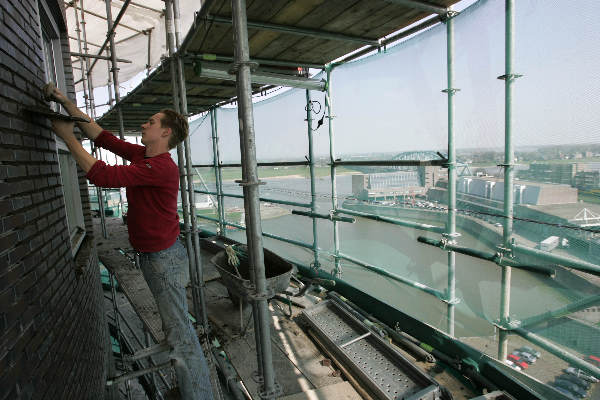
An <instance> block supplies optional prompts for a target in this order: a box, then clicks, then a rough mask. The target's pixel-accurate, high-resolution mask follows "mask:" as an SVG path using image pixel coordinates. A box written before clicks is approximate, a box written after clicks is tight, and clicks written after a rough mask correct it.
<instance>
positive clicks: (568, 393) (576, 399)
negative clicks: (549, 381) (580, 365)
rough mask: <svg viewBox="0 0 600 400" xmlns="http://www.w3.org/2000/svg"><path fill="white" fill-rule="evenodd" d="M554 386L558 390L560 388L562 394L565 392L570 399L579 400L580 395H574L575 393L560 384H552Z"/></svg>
mask: <svg viewBox="0 0 600 400" xmlns="http://www.w3.org/2000/svg"><path fill="white" fill-rule="evenodd" d="M552 387H553V388H554V389H556V390H558V391H559V392H561V393H562V394H564V395H565V396H566V397H567V399H569V400H578V397H575V396H573V394H572V393H571V392H569V391H568V390H567V389H563V388H561V387H560V386H556V385H554V384H553V385H552Z"/></svg>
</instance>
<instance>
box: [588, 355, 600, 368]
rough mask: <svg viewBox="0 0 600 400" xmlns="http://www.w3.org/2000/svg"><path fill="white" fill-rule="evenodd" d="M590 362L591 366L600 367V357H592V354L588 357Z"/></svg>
mask: <svg viewBox="0 0 600 400" xmlns="http://www.w3.org/2000/svg"><path fill="white" fill-rule="evenodd" d="M588 362H589V363H590V364H593V365H595V366H596V367H600V357H598V356H594V355H591V354H590V355H589V356H588Z"/></svg>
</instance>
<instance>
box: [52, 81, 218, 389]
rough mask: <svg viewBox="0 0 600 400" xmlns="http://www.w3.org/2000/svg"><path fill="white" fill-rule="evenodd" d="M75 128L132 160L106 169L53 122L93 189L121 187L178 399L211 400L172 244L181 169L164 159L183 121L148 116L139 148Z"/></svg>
mask: <svg viewBox="0 0 600 400" xmlns="http://www.w3.org/2000/svg"><path fill="white" fill-rule="evenodd" d="M43 91H44V96H45V97H46V99H47V100H53V101H56V102H58V103H60V104H61V105H62V106H63V107H64V109H65V110H66V111H67V112H68V113H69V114H70V115H71V116H76V117H84V118H87V119H90V120H91V118H89V117H88V116H87V115H85V113H83V112H81V111H80V110H79V109H78V108H77V106H76V104H74V103H73V102H72V101H70V100H69V99H68V98H67V97H66V96H65V95H64V94H63V93H61V92H60V91H59V90H58V89H57V88H56V87H55V86H54V85H53V84H48V85H46V86H44V89H43ZM77 124H78V126H79V128H80V129H81V131H82V132H83V133H84V134H85V135H86V136H87V137H88V138H89V139H90V140H93V141H94V143H95V144H96V146H98V147H101V148H104V149H106V150H109V151H111V152H113V153H115V154H116V155H118V156H120V157H122V158H124V159H126V160H128V161H130V162H131V164H129V165H114V166H109V165H107V164H106V163H104V162H103V161H101V160H97V159H96V158H94V157H93V156H92V155H91V154H90V153H88V152H87V151H86V150H85V149H84V148H83V146H82V145H81V143H80V142H79V141H78V140H77V138H76V137H75V135H74V134H73V128H74V123H73V122H69V121H64V120H58V119H53V120H52V128H53V130H54V132H55V133H56V135H57V136H58V137H60V138H61V139H62V140H63V141H64V142H65V144H66V145H67V147H68V148H69V150H70V152H71V154H72V155H73V157H74V158H75V161H76V162H77V164H79V166H80V167H81V168H82V169H83V170H84V171H85V173H86V177H87V178H88V179H89V181H90V182H92V183H93V184H94V185H96V186H99V187H110V188H119V187H125V188H126V191H127V202H128V213H127V228H128V232H129V241H130V242H131V246H132V247H133V248H134V249H135V250H136V251H137V252H138V254H139V258H140V268H141V270H142V273H143V274H144V277H145V279H146V282H147V283H148V286H149V287H150V290H151V292H152V294H153V295H154V298H155V300H156V304H157V305H158V311H159V313H160V316H161V318H162V327H163V331H164V333H165V337H166V341H167V343H168V344H169V345H170V347H171V353H170V356H171V359H173V360H174V367H175V372H176V374H177V378H178V382H179V390H180V393H181V398H182V399H186V400H187V399H190V400H191V399H194V400H197V399H212V398H213V396H212V389H211V384H210V378H209V371H208V366H207V363H206V359H205V358H204V354H203V352H202V348H201V346H200V343H199V341H198V337H197V335H196V333H195V331H194V328H193V326H192V325H191V323H190V321H189V319H188V306H187V298H186V290H185V287H186V284H187V282H188V281H189V267H188V265H189V260H188V256H187V251H186V249H185V247H184V246H183V245H182V244H181V242H180V241H179V240H178V237H179V216H178V214H177V194H178V191H179V169H178V168H177V165H176V164H175V163H174V162H173V160H172V159H171V155H170V153H169V150H170V149H172V148H174V147H176V146H177V144H179V143H180V142H182V141H183V140H184V139H185V138H186V137H187V135H188V122H187V119H186V118H185V117H184V116H183V115H181V114H178V113H176V112H175V111H173V110H162V111H160V112H158V113H156V114H154V115H152V116H150V117H149V118H148V121H147V122H146V123H144V124H143V125H142V126H141V132H142V144H143V146H140V145H137V144H132V143H128V142H125V141H123V140H120V139H118V138H117V137H115V136H114V135H112V134H111V133H109V132H107V131H105V130H103V129H102V128H101V127H100V126H99V125H98V124H97V123H96V122H94V121H93V120H91V122H89V123H81V122H78V123H77Z"/></svg>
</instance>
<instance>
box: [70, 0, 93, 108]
mask: <svg viewBox="0 0 600 400" xmlns="http://www.w3.org/2000/svg"><path fill="white" fill-rule="evenodd" d="M80 4H81V6H80V9H81V33H82V34H83V54H85V55H88V50H89V48H88V41H87V32H86V28H85V24H86V23H85V12H84V8H83V0H81V3H80ZM73 12H75V17H76V18H77V7H75V8H74V9H73ZM77 37H79V35H77ZM84 58H85V75H84V73H83V70H82V72H81V78H82V79H84V80H85V79H87V83H88V84H87V87H88V96H89V98H88V101H89V104H90V117H92V118H93V119H96V104H95V101H94V85H93V82H92V71H91V70H90V59H89V58H88V57H84Z"/></svg>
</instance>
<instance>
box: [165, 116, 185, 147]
mask: <svg viewBox="0 0 600 400" xmlns="http://www.w3.org/2000/svg"><path fill="white" fill-rule="evenodd" d="M160 112H161V114H163V117H162V118H161V119H160V126H161V127H163V128H171V132H172V133H171V137H169V149H172V148H174V147H176V146H177V145H178V144H179V143H181V142H183V141H184V140H185V138H187V136H188V131H189V126H188V122H187V118H186V117H185V116H183V115H181V114H179V113H178V112H175V111H173V110H170V109H168V108H165V109H164V110H160Z"/></svg>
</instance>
